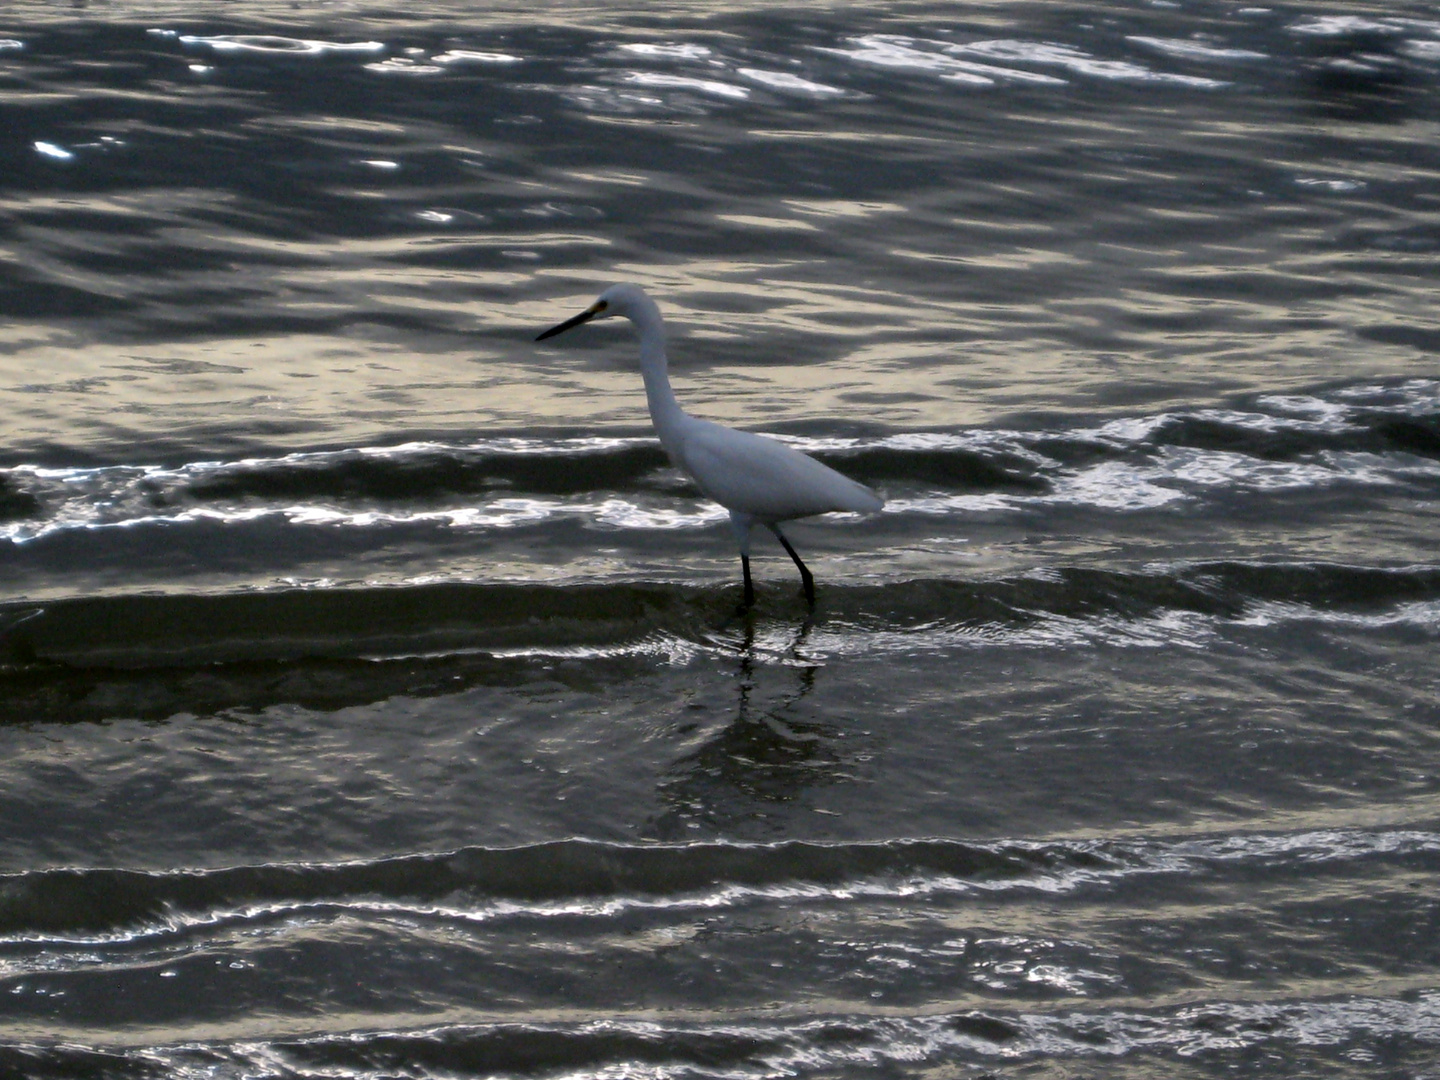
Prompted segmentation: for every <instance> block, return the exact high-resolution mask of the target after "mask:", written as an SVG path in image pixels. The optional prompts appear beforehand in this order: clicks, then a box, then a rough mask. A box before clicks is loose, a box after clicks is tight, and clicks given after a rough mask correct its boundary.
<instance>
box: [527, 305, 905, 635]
mask: <svg viewBox="0 0 1440 1080" xmlns="http://www.w3.org/2000/svg"><path fill="white" fill-rule="evenodd" d="M617 315H618V316H622V317H624V318H626V319H629V320H630V321H631V322H632V323H633V324H634V325H635V329H636V330H637V331H638V332H639V335H640V374H641V375H642V376H643V378H644V380H645V399H646V402H647V403H648V404H649V406H650V422H651V423H652V424H654V425H655V434H656V435H658V436H660V445H661V446H662V447H664V449H665V453H666V454H668V455H669V457H670V460H671V461H672V462H673V463H674V464H675V466H676V467H677V468H679V469H682V470H683V471H685V472H687V473H689V474H690V476H691V477H692V478H693V479H694V480H695V483H696V484H697V485H699V487H700V490H701V491H702V492H704V493H705V495H706V496H708V497H709V498H711V499H714V500H715V501H716V502H717V503H719V504H720V505H721V506H723V507H724V508H725V509H726V510H728V511H730V527H731V528H732V529H733V530H734V531H735V541H736V543H737V544H738V545H739V547H740V567H741V569H742V570H743V571H744V575H745V601H744V606H745V607H747V608H748V607H750V606H751V605H752V604H754V603H755V585H754V583H753V582H752V581H751V579H750V530H751V529H753V528H754V527H755V526H756V525H757V524H758V525H764V526H765V527H766V528H767V529H769V530H770V531H771V532H772V533H774V534H775V539H777V540H779V541H780V544H781V546H783V547H784V548H785V551H786V553H787V554H789V556H790V558H791V559H793V560H794V561H795V565H796V566H797V567H798V568H799V570H800V583H801V585H802V586H803V587H804V590H805V599H806V601H807V602H808V603H809V604H810V606H811V607H814V606H815V578H814V576H813V575H812V574H811V573H810V569H809V567H807V566H806V565H805V563H804V562H803V561H802V560H801V558H800V556H799V554H798V553H797V552H796V551H795V548H794V547H793V546H792V545H791V543H790V541H789V540H788V539H786V537H785V534H784V533H783V532H781V531H780V523H781V522H782V521H791V520H793V519H794V518H803V517H810V516H812V515H814V514H828V513H831V512H833V511H849V512H851V513H857V514H865V513H873V512H875V511H876V510H879V509H880V507H882V506H883V505H884V504H885V501H884V500H883V499H882V498H880V496H879V495H877V494H876V493H875V492H873V491H871V490H870V489H869V488H868V487H866V486H865V485H864V484H857V483H856V482H855V481H854V480H851V479H850V478H849V477H848V476H841V475H840V474H839V473H838V472H836V471H835V470H834V469H832V468H829V467H828V466H825V465H821V464H820V462H818V461H816V460H815V459H814V458H812V457H807V456H806V455H805V454H802V453H800V451H798V450H794V449H792V448H791V447H788V446H786V445H785V444H784V443H780V442H776V441H775V440H774V439H767V438H766V437H765V436H763V435H756V434H753V433H752V432H749V431H736V430H735V429H734V428H727V427H723V426H722V425H720V424H715V423H712V422H711V421H709V420H701V419H699V418H698V417H694V416H691V415H690V414H689V413H687V412H685V410H684V409H682V408H680V403H679V402H678V401H676V400H675V392H674V391H673V390H671V389H670V376H669V374H668V373H667V370H666V369H667V363H666V359H665V322H664V320H663V319H662V318H661V317H660V309H659V308H658V307H657V306H656V305H655V301H654V300H651V299H650V297H648V296H647V295H645V292H644V290H643V289H641V288H640V287H639V286H638V285H612V286H611V287H610V288H608V289H606V290H605V291H604V292H603V293H601V294H600V298H599V299H598V300H596V301H595V303H593V304H591V305H590V306H589V307H588V308H586V309H585V310H584V311H582V312H581V313H580V314H579V315H576V316H575V317H574V318H571V319H566V320H565V321H564V322H562V323H560V324H559V325H558V326H552V327H551V328H550V329H549V330H546V331H545V332H544V333H543V334H541V335H540V336H539V337H537V338H536V339H535V340H536V341H544V340H545V339H546V338H552V337H554V336H555V335H556V334H563V333H564V332H565V331H566V330H569V329H571V328H572V327H576V326H579V325H580V324H581V323H585V322H589V321H590V320H591V319H608V318H612V317H614V316H617Z"/></svg>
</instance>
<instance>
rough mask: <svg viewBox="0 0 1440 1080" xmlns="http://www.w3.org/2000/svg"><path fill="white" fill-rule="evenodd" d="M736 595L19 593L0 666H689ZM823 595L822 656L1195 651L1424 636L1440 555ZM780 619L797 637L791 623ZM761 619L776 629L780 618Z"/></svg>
mask: <svg viewBox="0 0 1440 1080" xmlns="http://www.w3.org/2000/svg"><path fill="white" fill-rule="evenodd" d="M733 592H734V590H733V588H732V587H731V586H730V585H728V584H727V585H723V586H710V587H699V586H688V585H679V584H676V585H661V584H656V585H644V584H609V585H607V584H596V585H575V584H570V585H560V586H556V585H532V584H514V585H502V584H492V585H467V584H455V583H436V584H416V585H410V586H384V587H364V586H348V587H347V586H332V587H324V586H320V587H308V588H289V589H276V590H270V591H252V592H238V593H219V594H199V595H191V594H177V595H150V594H145V593H134V594H122V595H112V596H88V597H80V598H75V599H63V600H56V601H53V602H49V603H45V604H43V605H36V604H33V603H29V604H27V603H11V604H9V605H4V606H0V673H8V675H7V678H8V679H10V680H11V687H12V690H14V691H15V692H16V694H18V693H19V690H20V687H21V683H20V682H15V681H13V680H22V681H28V683H32V684H37V685H39V684H45V683H47V682H48V681H49V680H52V679H53V680H69V679H75V678H79V679H84V678H88V677H91V676H88V675H86V674H85V673H86V672H87V671H92V672H97V673H106V677H109V674H110V673H113V672H115V671H123V670H125V669H146V668H167V669H174V670H177V671H180V670H185V669H189V668H194V667H199V666H213V665H217V664H252V665H253V664H256V663H260V664H282V665H292V664H295V663H298V662H321V663H338V662H342V661H343V662H349V661H363V662H364V663H363V665H362V668H361V670H363V671H365V672H367V673H368V675H373V676H375V677H379V678H382V680H383V668H381V667H377V666H376V665H382V664H383V663H385V662H400V663H402V664H404V663H408V662H409V661H411V660H414V659H416V658H426V659H428V660H430V661H433V662H435V663H439V664H443V663H447V662H449V663H458V664H462V665H469V664H481V663H488V662H490V661H492V660H501V659H504V658H524V657H545V656H552V657H553V656H561V655H564V656H571V657H575V658H584V657H587V656H589V657H592V658H605V657H612V658H613V657H617V656H626V655H628V656H634V657H662V658H663V657H668V658H669V659H670V660H671V661H672V662H677V663H683V662H687V661H688V660H689V659H692V658H693V657H695V656H696V655H698V654H701V653H708V652H712V651H714V650H715V649H716V648H717V647H719V648H722V649H724V648H729V647H730V646H729V645H718V646H717V641H719V640H720V639H719V638H717V636H716V635H717V628H718V630H719V632H720V633H721V636H722V637H726V635H729V636H733V635H734V634H735V633H736V632H737V630H738V628H737V626H736V625H735V619H734V614H733V613H734V596H733ZM826 596H827V600H826V611H825V613H824V616H823V617H822V618H820V619H818V621H812V622H811V623H810V624H808V625H807V627H806V628H805V630H804V632H803V635H802V636H803V649H801V651H802V652H803V654H804V656H805V657H807V658H808V661H809V662H813V663H823V662H824V660H825V658H826V657H827V656H838V655H846V654H853V653H855V652H877V651H878V652H886V651H893V650H895V649H901V650H909V651H915V650H932V649H937V648H943V649H953V648H957V647H974V648H996V647H1011V648H1014V647H1021V648H1062V649H1063V648H1075V647H1098V646H1108V647H1117V646H1118V647H1134V646H1144V647H1174V646H1187V645H1193V644H1197V643H1200V642H1204V641H1207V640H1209V639H1212V638H1214V637H1215V636H1217V635H1220V634H1224V633H1234V632H1239V631H1242V630H1249V631H1257V630H1268V631H1270V632H1272V633H1278V632H1284V631H1287V630H1289V629H1291V628H1293V627H1295V626H1297V625H1301V624H1304V623H1306V622H1315V623H1323V624H1330V625H1333V626H1336V627H1343V626H1351V627H1358V628H1365V629H1368V630H1377V629H1382V628H1384V627H1387V626H1397V627H1407V626H1408V627H1413V628H1415V629H1419V630H1423V631H1427V632H1428V631H1433V630H1434V628H1435V627H1436V626H1437V625H1440V567H1436V566H1427V565H1419V566H1410V567H1398V568H1374V567H1361V566H1345V565H1335V564H1317V563H1277V562H1255V563H1249V562H1215V563H1195V564H1176V565H1158V566H1155V567H1153V568H1150V569H1148V570H1146V571H1136V572H1124V571H1114V570H1101V569H1091V568H1083V567H1069V568H1063V569H1056V570H1047V571H1042V572H1035V573H1027V574H1022V575H1019V576H1015V577H1010V578H1002V579H997V580H989V581H984V580H979V581H963V580H959V581H957V580H947V579H933V578H932V579H918V580H910V581H902V582H892V583H887V584H884V585H855V584H846V583H839V584H834V585H831V586H829V587H828V589H827V594H826ZM776 627H784V628H785V633H788V634H790V635H791V636H793V632H794V628H793V626H790V624H788V623H783V622H782V623H777V624H776ZM754 630H755V627H752V628H751V632H752V633H753V632H754ZM759 631H760V634H761V636H762V637H763V636H765V635H769V634H772V628H771V627H770V624H769V622H765V621H762V623H761V626H760V627H759ZM774 632H775V633H780V630H778V629H775V630H774ZM781 636H785V635H784V633H782V634H781ZM727 640H728V638H727ZM252 674H255V675H257V676H258V675H259V674H260V673H259V672H258V670H257V671H255V672H253V673H252ZM368 675H367V678H366V679H364V680H362V681H364V682H368V681H370V680H369V678H368ZM26 700H28V696H27V697H26ZM20 701H21V697H19V696H17V697H15V698H14V701H12V703H11V705H10V706H8V707H7V706H3V705H0V716H3V715H7V714H14V715H19V712H18V711H17V710H21V709H22V705H21V704H16V702H20ZM30 704H32V705H33V704H34V703H33V702H31V703H30Z"/></svg>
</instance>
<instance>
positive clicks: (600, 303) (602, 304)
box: [594, 300, 610, 315]
mask: <svg viewBox="0 0 1440 1080" xmlns="http://www.w3.org/2000/svg"><path fill="white" fill-rule="evenodd" d="M609 306H610V305H609V304H607V303H606V302H605V301H604V300H600V301H598V302H597V303H596V304H595V309H594V310H595V314H596V315H599V314H600V313H601V312H602V311H604V310H605V309H606V308H607V307H609Z"/></svg>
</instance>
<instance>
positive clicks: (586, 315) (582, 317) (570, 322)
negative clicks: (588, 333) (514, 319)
mask: <svg viewBox="0 0 1440 1080" xmlns="http://www.w3.org/2000/svg"><path fill="white" fill-rule="evenodd" d="M604 310H605V305H604V304H591V305H590V306H589V307H588V308H586V309H585V310H584V311H582V312H581V313H580V314H579V315H576V316H575V317H574V318H573V319H566V320H565V321H564V322H562V323H561V324H560V325H559V326H552V327H551V328H550V329H549V330H546V331H545V332H544V333H543V334H541V335H540V336H539V337H537V338H536V339H535V340H536V341H544V340H545V339H546V338H552V337H554V336H555V335H556V334H563V333H564V332H565V331H566V330H569V329H570V328H571V327H572V326H579V325H580V324H581V323H585V322H589V321H590V320H591V319H593V318H594V317H595V316H596V315H599V314H600V313H601V312H602V311H604Z"/></svg>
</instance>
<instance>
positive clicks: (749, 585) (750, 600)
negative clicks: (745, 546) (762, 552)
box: [740, 555, 755, 608]
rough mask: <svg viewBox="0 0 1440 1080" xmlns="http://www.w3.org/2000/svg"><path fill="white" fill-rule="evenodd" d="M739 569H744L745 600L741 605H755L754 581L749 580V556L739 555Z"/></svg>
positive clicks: (746, 606) (745, 606) (748, 606)
mask: <svg viewBox="0 0 1440 1080" xmlns="http://www.w3.org/2000/svg"><path fill="white" fill-rule="evenodd" d="M740 569H741V570H743V571H745V602H744V603H743V604H742V605H741V607H744V608H750V607H753V606H754V605H755V583H754V582H753V581H751V580H750V556H749V555H741V556H740Z"/></svg>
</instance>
